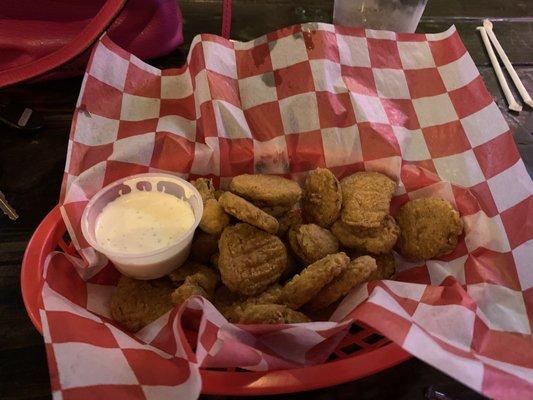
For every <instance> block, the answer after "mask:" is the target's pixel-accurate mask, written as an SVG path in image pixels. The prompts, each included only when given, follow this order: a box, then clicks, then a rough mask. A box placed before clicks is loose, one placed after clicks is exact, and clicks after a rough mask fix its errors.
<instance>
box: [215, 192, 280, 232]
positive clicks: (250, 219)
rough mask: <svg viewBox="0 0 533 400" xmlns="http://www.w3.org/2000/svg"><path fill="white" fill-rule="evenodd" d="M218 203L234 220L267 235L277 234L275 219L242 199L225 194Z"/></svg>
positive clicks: (231, 194)
mask: <svg viewBox="0 0 533 400" xmlns="http://www.w3.org/2000/svg"><path fill="white" fill-rule="evenodd" d="M219 202H220V205H221V206H222V207H223V208H224V211H226V212H227V213H228V214H231V215H233V216H234V217H235V218H237V219H239V220H241V221H243V222H247V223H248V224H250V225H253V226H255V227H257V228H259V229H262V230H264V231H266V232H269V233H273V234H275V233H277V232H278V228H279V223H278V220H277V219H276V218H274V217H273V216H271V215H268V214H267V213H266V212H264V211H262V210H261V209H260V208H259V207H256V206H254V205H253V204H252V203H250V202H249V201H247V200H245V199H243V198H242V197H239V196H237V195H235V194H233V193H230V192H226V193H224V194H223V195H222V196H220V200H219Z"/></svg>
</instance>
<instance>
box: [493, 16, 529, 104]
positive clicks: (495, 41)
mask: <svg viewBox="0 0 533 400" xmlns="http://www.w3.org/2000/svg"><path fill="white" fill-rule="evenodd" d="M483 27H484V28H485V30H486V31H487V35H488V36H489V39H490V41H491V42H492V45H493V46H494V47H495V48H496V51H497V52H498V55H499V56H500V58H501V59H502V61H503V65H505V68H506V69H507V72H509V75H510V76H511V79H512V80H513V82H514V84H515V86H516V88H517V89H518V92H519V93H520V96H522V99H523V100H524V103H526V104H527V105H528V106H530V107H533V100H532V99H531V96H530V95H529V93H528V92H527V90H526V88H525V87H524V85H523V84H522V81H521V80H520V78H519V77H518V74H517V73H516V71H515V69H514V67H513V64H511V61H509V57H507V54H505V51H504V50H503V47H502V46H501V45H500V42H499V41H498V38H497V37H496V35H495V34H494V31H493V30H492V22H491V21H489V20H488V19H486V20H484V21H483Z"/></svg>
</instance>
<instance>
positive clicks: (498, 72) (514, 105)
mask: <svg viewBox="0 0 533 400" xmlns="http://www.w3.org/2000/svg"><path fill="white" fill-rule="evenodd" d="M476 29H477V30H478V31H479V32H480V33H481V39H483V44H485V48H486V49H487V53H489V58H490V62H491V63H492V67H493V68H494V72H496V76H497V77H498V81H499V82H500V86H501V87H502V90H503V94H504V95H505V99H506V100H507V104H509V110H512V111H522V106H521V105H520V104H518V103H517V102H516V100H515V98H514V96H513V94H512V93H511V89H509V85H508V84H507V81H506V80H505V76H503V71H502V68H501V67H500V63H499V62H498V59H497V58H496V54H494V50H493V49H492V45H491V44H490V40H489V38H488V36H487V30H486V29H485V28H484V27H483V26H478V27H477V28H476Z"/></svg>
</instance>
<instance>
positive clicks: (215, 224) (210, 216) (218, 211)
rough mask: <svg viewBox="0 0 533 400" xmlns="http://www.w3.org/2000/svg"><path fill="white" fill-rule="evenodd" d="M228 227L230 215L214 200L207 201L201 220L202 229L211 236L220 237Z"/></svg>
mask: <svg viewBox="0 0 533 400" xmlns="http://www.w3.org/2000/svg"><path fill="white" fill-rule="evenodd" d="M228 225H229V215H228V214H226V212H225V211H224V209H223V208H222V206H221V205H220V204H219V202H218V201H217V200H215V199H214V198H213V199H208V200H206V202H205V203H204V212H203V214H202V219H201V220H200V225H199V226H200V229H201V230H203V231H204V232H205V233H209V234H210V235H215V236H219V235H220V234H221V233H222V231H223V230H224V228H225V227H226V226H228Z"/></svg>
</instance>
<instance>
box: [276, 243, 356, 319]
mask: <svg viewBox="0 0 533 400" xmlns="http://www.w3.org/2000/svg"><path fill="white" fill-rule="evenodd" d="M349 262H350V259H349V258H348V256H347V255H346V254H344V253H337V254H330V255H327V256H326V257H324V258H322V259H320V260H318V261H316V262H314V263H313V264H311V265H309V266H308V267H306V268H305V269H304V270H303V271H302V272H301V273H300V274H298V275H295V276H294V277H293V278H292V279H291V280H290V281H289V282H287V283H286V284H285V286H283V289H282V291H281V302H282V303H283V304H285V305H287V306H288V307H290V308H292V309H293V310H297V309H298V308H300V307H301V306H303V305H304V304H305V303H307V302H309V301H310V300H311V299H312V298H313V297H314V296H315V295H316V294H317V293H318V292H319V291H320V290H321V289H322V288H323V287H324V286H326V285H327V284H328V283H330V282H331V281H332V280H333V279H335V278H336V277H337V276H338V275H340V274H341V272H342V271H343V270H344V268H346V266H347V265H348V263H349Z"/></svg>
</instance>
